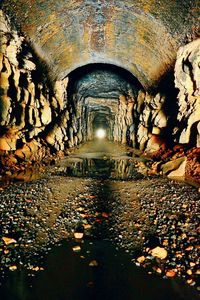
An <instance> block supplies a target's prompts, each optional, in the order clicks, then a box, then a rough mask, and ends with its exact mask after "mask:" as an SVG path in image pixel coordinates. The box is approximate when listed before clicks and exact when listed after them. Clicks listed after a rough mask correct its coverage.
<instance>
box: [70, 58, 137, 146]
mask: <svg viewBox="0 0 200 300" xmlns="http://www.w3.org/2000/svg"><path fill="white" fill-rule="evenodd" d="M68 77H69V84H68V87H67V95H68V99H69V105H71V106H72V110H73V111H74V113H75V115H76V118H77V122H78V125H79V128H78V130H79V131H80V134H81V136H82V140H83V141H87V140H91V139H93V138H94V137H95V131H96V130H98V129H100V128H102V129H105V130H106V136H107V138H108V139H109V140H112V141H115V140H117V139H119V138H121V139H125V136H124V135H127V132H128V130H129V128H130V127H131V126H133V115H132V114H134V113H133V112H130V113H129V116H127V109H128V105H130V103H132V104H133V103H134V101H136V99H137V96H138V92H139V91H140V90H142V89H143V88H142V86H141V84H140V83H139V81H138V80H137V79H136V78H135V77H134V76H133V75H132V74H131V73H130V72H128V71H127V70H125V69H123V68H120V67H117V66H114V65H111V64H90V65H86V66H83V67H81V68H78V69H76V70H74V71H73V72H72V73H71V74H69V76H68ZM122 114H124V116H123V115H122ZM118 117H119V118H120V117H121V118H125V119H126V124H127V129H126V132H123V130H122V129H119V128H118V121H117V118H118ZM128 118H129V119H128ZM136 122H137V121H136Z"/></svg>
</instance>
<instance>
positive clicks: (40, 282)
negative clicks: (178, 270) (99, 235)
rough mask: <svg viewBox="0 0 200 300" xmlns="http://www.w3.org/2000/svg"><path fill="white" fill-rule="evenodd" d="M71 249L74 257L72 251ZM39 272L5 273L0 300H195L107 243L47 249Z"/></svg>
mask: <svg viewBox="0 0 200 300" xmlns="http://www.w3.org/2000/svg"><path fill="white" fill-rule="evenodd" d="M77 245H78V246H80V252H74V251H73V250H72V249H73V248H74V246H77ZM33 263H34V262H33ZM43 268H44V271H42V272H39V273H37V272H36V271H27V270H24V269H22V270H21V271H16V272H13V273H11V274H10V276H9V279H8V280H7V281H6V284H5V285H4V286H3V287H1V288H0V294H1V299H4V300H36V299H37V300H40V299H41V300H44V299H48V300H61V299H63V300H64V299H66V300H90V299H91V300H94V299H95V300H100V299H105V300H106V299H109V300H121V299H126V300H132V299H134V300H147V299H148V300H175V299H176V300H184V299H191V300H192V299H198V298H196V297H195V293H193V292H192V291H191V289H189V288H188V287H187V286H184V285H182V283H181V281H180V280H173V281H171V280H161V279H160V278H158V277H157V276H155V275H150V274H148V272H147V271H146V270H143V269H141V268H138V267H136V266H135V265H134V264H133V263H132V262H131V260H130V257H129V255H127V254H126V253H125V252H123V251H120V250H116V249H115V247H114V246H113V244H111V243H110V242H107V241H96V242H90V241H85V242H82V243H81V242H79V243H77V242H75V241H71V242H70V241H64V242H63V243H62V244H61V245H60V246H55V247H54V248H53V249H52V251H51V252H50V253H49V255H48V257H47V260H46V262H45V264H43Z"/></svg>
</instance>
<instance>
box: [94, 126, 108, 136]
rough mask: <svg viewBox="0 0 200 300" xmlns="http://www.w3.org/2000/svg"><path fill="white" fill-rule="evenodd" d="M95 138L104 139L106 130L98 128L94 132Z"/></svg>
mask: <svg viewBox="0 0 200 300" xmlns="http://www.w3.org/2000/svg"><path fill="white" fill-rule="evenodd" d="M95 137H96V138H98V139H104V138H105V137H106V130H104V129H102V128H99V129H98V130H97V131H96V132H95Z"/></svg>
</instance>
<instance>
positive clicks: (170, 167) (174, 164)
mask: <svg viewBox="0 0 200 300" xmlns="http://www.w3.org/2000/svg"><path fill="white" fill-rule="evenodd" d="M186 160H187V158H186V157H185V156H183V157H179V158H177V159H174V160H170V161H168V162H167V163H165V164H163V165H162V166H161V171H162V173H163V174H164V175H166V174H168V173H169V172H171V171H174V170H177V169H179V167H180V166H181V165H182V164H183V163H184V162H186ZM183 168H184V164H183V165H182V167H181V168H180V170H179V172H181V171H182V169H183Z"/></svg>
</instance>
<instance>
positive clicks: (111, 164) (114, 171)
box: [57, 155, 144, 180]
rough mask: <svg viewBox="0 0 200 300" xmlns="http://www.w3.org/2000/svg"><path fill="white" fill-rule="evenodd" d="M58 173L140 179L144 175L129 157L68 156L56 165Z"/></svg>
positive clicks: (103, 177) (75, 175) (117, 178)
mask: <svg viewBox="0 0 200 300" xmlns="http://www.w3.org/2000/svg"><path fill="white" fill-rule="evenodd" d="M57 170H58V172H57V174H59V175H66V176H74V177H91V178H101V179H116V180H128V179H141V178H143V177H144V175H143V174H142V173H140V172H139V171H138V168H136V166H135V164H134V162H133V160H132V159H130V157H126V158H124V159H120V158H107V157H106V155H105V156H104V157H103V158H98V157H93V158H86V157H85V158H74V159H73V158H70V159H65V160H63V161H62V163H61V165H60V166H58V169H57Z"/></svg>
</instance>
